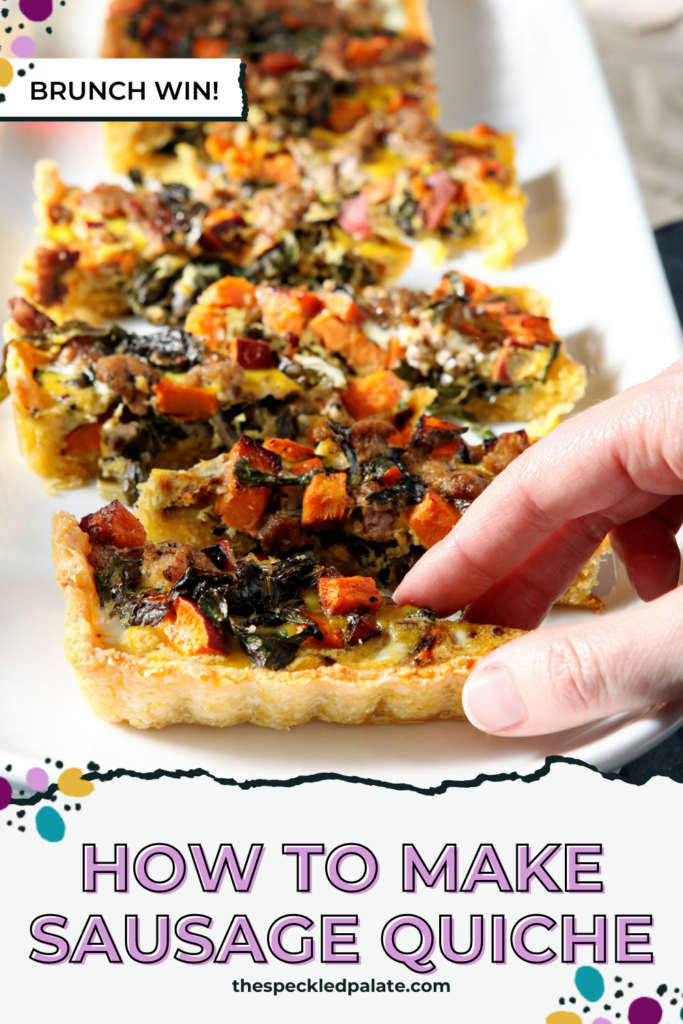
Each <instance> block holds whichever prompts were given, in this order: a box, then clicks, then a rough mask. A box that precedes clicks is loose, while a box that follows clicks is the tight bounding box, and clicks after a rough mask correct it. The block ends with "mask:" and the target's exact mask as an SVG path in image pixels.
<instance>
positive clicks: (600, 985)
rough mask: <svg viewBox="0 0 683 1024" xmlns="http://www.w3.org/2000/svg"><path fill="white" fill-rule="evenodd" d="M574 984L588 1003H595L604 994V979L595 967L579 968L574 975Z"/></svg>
mask: <svg viewBox="0 0 683 1024" xmlns="http://www.w3.org/2000/svg"><path fill="white" fill-rule="evenodd" d="M574 984H575V985H576V987H577V988H578V990H579V992H580V993H581V995H582V996H583V998H584V999H587V1000H588V1001H589V1003H597V1001H598V999H602V997H603V995H604V993H605V982H604V979H603V977H602V974H601V973H600V971H597V970H596V969H595V967H579V969H578V971H577V972H576V974H575V975H574Z"/></svg>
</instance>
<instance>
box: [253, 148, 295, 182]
mask: <svg viewBox="0 0 683 1024" xmlns="http://www.w3.org/2000/svg"><path fill="white" fill-rule="evenodd" d="M261 172H262V173H261V177H263V178H265V179H266V181H272V182H273V183H274V184H275V185H298V184H299V182H300V181H301V177H300V175H299V171H298V169H297V166H296V163H295V162H294V157H293V156H292V155H291V153H274V154H273V155H272V156H265V157H264V158H263V160H262V161H261Z"/></svg>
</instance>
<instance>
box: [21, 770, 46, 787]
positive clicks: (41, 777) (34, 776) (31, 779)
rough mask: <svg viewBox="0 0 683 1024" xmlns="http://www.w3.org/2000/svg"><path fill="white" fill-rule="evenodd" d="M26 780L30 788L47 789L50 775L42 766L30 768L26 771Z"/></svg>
mask: <svg viewBox="0 0 683 1024" xmlns="http://www.w3.org/2000/svg"><path fill="white" fill-rule="evenodd" d="M26 781H27V783H28V784H29V786H30V787H31V789H36V790H38V791H40V792H42V790H44V789H47V787H48V786H49V785H50V777H49V775H48V774H47V772H46V771H45V770H44V769H43V768H31V769H30V770H29V771H28V772H27V773H26Z"/></svg>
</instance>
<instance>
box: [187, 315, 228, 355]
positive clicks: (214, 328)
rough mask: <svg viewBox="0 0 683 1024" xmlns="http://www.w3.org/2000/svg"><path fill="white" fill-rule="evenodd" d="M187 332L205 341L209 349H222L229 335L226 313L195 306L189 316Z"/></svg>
mask: <svg viewBox="0 0 683 1024" xmlns="http://www.w3.org/2000/svg"><path fill="white" fill-rule="evenodd" d="M185 330H186V331H188V332H189V333H190V334H194V336H195V338H201V339H202V340H203V341H205V342H206V344H207V345H208V346H209V348H215V349H222V348H224V345H225V340H226V334H227V331H226V320H225V313H224V312H223V310H222V309H215V308H211V306H200V305H196V306H193V307H192V309H191V310H190V312H189V313H188V314H187V320H186V321H185Z"/></svg>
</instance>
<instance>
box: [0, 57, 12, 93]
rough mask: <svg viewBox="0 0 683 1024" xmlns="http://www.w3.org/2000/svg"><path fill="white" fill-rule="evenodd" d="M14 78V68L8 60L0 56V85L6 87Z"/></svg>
mask: <svg viewBox="0 0 683 1024" xmlns="http://www.w3.org/2000/svg"><path fill="white" fill-rule="evenodd" d="M13 78H14V68H13V67H12V65H11V64H10V62H9V61H8V60H5V58H4V57H0V86H1V87H2V88H3V89H4V88H5V87H6V86H8V85H9V84H10V82H11V81H12V79H13Z"/></svg>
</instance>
